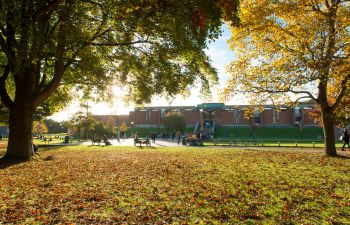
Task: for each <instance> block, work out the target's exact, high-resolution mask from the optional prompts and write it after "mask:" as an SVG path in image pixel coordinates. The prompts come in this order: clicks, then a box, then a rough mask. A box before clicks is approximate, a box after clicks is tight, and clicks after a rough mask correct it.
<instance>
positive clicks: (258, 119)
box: [254, 111, 261, 124]
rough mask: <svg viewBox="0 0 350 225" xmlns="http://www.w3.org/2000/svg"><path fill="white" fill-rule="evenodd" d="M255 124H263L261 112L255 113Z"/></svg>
mask: <svg viewBox="0 0 350 225" xmlns="http://www.w3.org/2000/svg"><path fill="white" fill-rule="evenodd" d="M254 123H255V124H260V123H261V115H260V112H259V111H255V112H254Z"/></svg>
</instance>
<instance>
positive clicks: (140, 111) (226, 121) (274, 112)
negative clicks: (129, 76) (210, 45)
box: [128, 103, 317, 127]
mask: <svg viewBox="0 0 350 225" xmlns="http://www.w3.org/2000/svg"><path fill="white" fill-rule="evenodd" d="M252 108H253V110H254V107H252V106H251V105H225V104H223V103H203V104H199V105H197V106H154V107H152V106H150V107H136V108H135V109H134V111H130V112H129V116H128V122H129V123H128V124H129V125H132V126H135V127H159V126H161V125H162V120H163V118H164V117H165V116H166V115H167V114H168V113H174V112H176V113H180V114H182V115H184V117H185V120H186V125H187V126H188V127H195V126H196V125H197V124H198V123H200V124H203V122H204V121H207V122H210V123H213V124H214V126H253V125H255V126H290V127H292V126H317V123H316V120H314V119H313V118H310V116H309V115H308V113H307V112H308V111H310V110H313V109H314V105H311V104H305V105H300V106H298V107H294V108H288V107H282V108H278V109H277V108H275V107H274V106H272V105H265V106H263V107H262V108H263V111H261V112H260V111H258V110H256V111H255V113H254V114H253V116H252V117H250V118H246V117H245V111H246V110H248V109H252ZM256 109H257V108H256Z"/></svg>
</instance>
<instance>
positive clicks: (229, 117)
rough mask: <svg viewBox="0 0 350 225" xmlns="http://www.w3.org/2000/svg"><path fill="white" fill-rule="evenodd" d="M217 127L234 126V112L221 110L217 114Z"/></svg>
mask: <svg viewBox="0 0 350 225" xmlns="http://www.w3.org/2000/svg"><path fill="white" fill-rule="evenodd" d="M215 123H216V125H234V124H235V114H234V112H233V111H227V110H219V111H216V112H215Z"/></svg>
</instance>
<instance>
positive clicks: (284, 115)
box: [277, 109, 294, 126]
mask: <svg viewBox="0 0 350 225" xmlns="http://www.w3.org/2000/svg"><path fill="white" fill-rule="evenodd" d="M278 118H279V119H278V120H277V123H278V124H279V125H289V126H294V109H288V110H282V111H279V112H278Z"/></svg>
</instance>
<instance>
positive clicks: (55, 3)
mask: <svg viewBox="0 0 350 225" xmlns="http://www.w3.org/2000/svg"><path fill="white" fill-rule="evenodd" d="M63 1H64V0H52V1H51V2H50V1H49V3H48V4H47V5H46V6H44V7H41V8H40V9H38V10H37V11H36V12H35V13H34V21H39V20H40V19H41V18H42V17H43V16H46V15H47V14H49V13H51V12H53V11H54V10H55V9H56V8H57V7H58V6H59V4H60V3H61V2H63Z"/></svg>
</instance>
